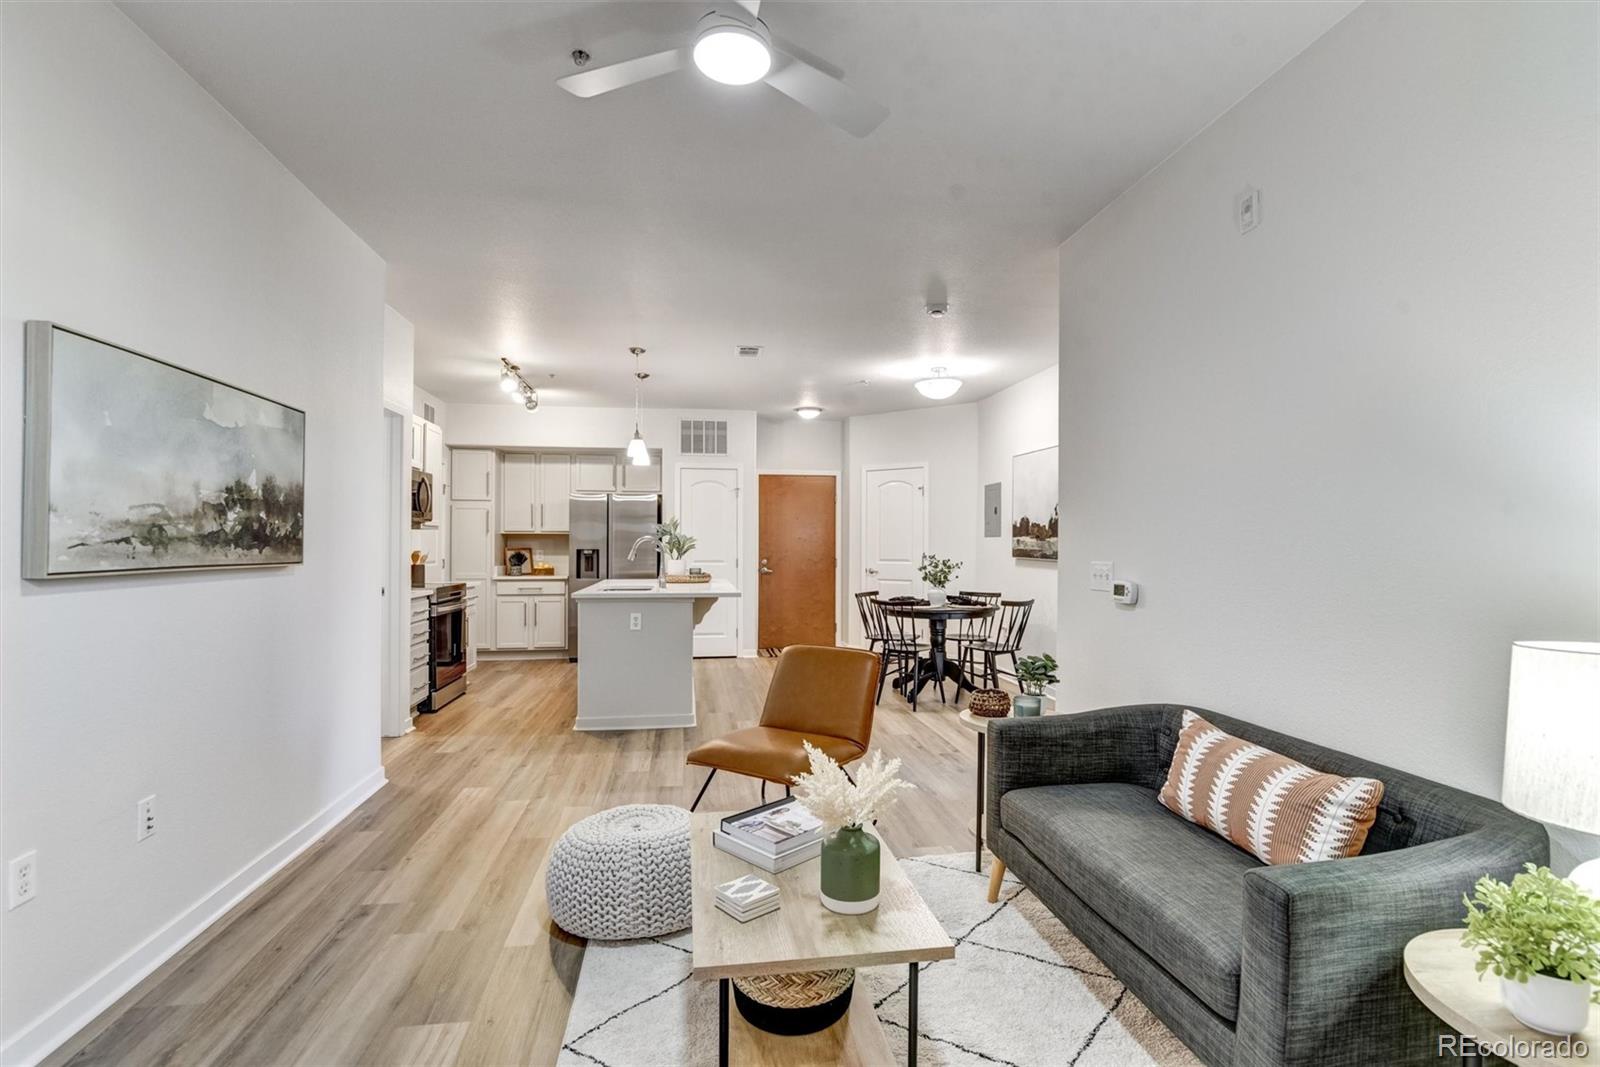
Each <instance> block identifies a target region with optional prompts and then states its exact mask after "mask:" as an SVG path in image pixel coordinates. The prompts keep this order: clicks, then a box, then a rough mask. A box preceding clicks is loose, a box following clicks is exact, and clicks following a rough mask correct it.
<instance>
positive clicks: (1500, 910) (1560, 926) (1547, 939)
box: [1461, 863, 1600, 1034]
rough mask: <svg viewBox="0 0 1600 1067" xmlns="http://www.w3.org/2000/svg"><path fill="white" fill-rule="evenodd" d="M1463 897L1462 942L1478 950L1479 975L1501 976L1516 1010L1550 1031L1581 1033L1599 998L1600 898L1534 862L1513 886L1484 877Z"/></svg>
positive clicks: (1525, 1019) (1509, 1004)
mask: <svg viewBox="0 0 1600 1067" xmlns="http://www.w3.org/2000/svg"><path fill="white" fill-rule="evenodd" d="M1461 899H1462V901H1463V902H1464V903H1465V904H1466V906H1467V916H1466V922H1467V932H1466V933H1465V934H1464V935H1463V936H1462V938H1461V943H1462V944H1464V945H1467V946H1469V947H1472V948H1476V949H1477V950H1478V963H1477V971H1478V974H1479V975H1480V976H1481V975H1483V974H1484V972H1486V971H1493V972H1494V973H1495V975H1496V976H1498V977H1499V979H1500V998H1501V999H1502V1000H1503V1001H1504V1002H1505V1005H1506V1007H1507V1008H1508V1009H1509V1010H1510V1012H1511V1014H1512V1015H1515V1016H1516V1017H1517V1018H1518V1019H1519V1020H1521V1021H1522V1022H1523V1023H1524V1024H1525V1025H1527V1026H1530V1027H1532V1028H1533V1029H1535V1030H1539V1031H1542V1032H1543V1033H1547V1034H1575V1033H1577V1032H1578V1031H1579V1030H1582V1029H1583V1028H1584V1026H1585V1025H1586V1024H1587V1023H1588V1021H1589V1005H1590V1003H1591V1002H1594V1001H1600V993H1597V992H1596V991H1595V982H1596V981H1597V980H1600V900H1596V899H1595V898H1594V897H1591V896H1590V895H1589V894H1587V893H1585V892H1584V891H1583V890H1582V889H1580V888H1579V887H1578V886H1577V885H1575V884H1574V883H1572V882H1570V881H1568V880H1567V879H1565V878H1557V877H1556V876H1555V875H1554V874H1552V873H1551V871H1550V868H1548V867H1536V866H1534V865H1533V864H1531V863H1529V864H1526V865H1525V867H1524V869H1523V872H1522V873H1521V874H1519V875H1517V876H1516V877H1514V878H1512V879H1511V882H1510V884H1509V885H1508V884H1506V883H1505V882H1500V881H1496V880H1495V879H1493V878H1491V877H1489V876H1488V875H1484V876H1483V877H1482V878H1480V879H1478V884H1477V885H1476V886H1475V887H1473V894H1472V896H1470V897H1469V896H1466V895H1463V896H1462V898H1461Z"/></svg>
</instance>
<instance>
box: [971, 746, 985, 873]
mask: <svg viewBox="0 0 1600 1067" xmlns="http://www.w3.org/2000/svg"><path fill="white" fill-rule="evenodd" d="M984 740H985V739H984V735H983V734H981V733H980V734H979V735H978V821H977V822H975V823H973V824H972V836H973V837H974V838H975V839H976V842H977V843H976V845H975V846H974V849H973V856H972V869H973V870H974V871H977V872H978V873H979V874H982V873H983V756H984V753H983V749H984Z"/></svg>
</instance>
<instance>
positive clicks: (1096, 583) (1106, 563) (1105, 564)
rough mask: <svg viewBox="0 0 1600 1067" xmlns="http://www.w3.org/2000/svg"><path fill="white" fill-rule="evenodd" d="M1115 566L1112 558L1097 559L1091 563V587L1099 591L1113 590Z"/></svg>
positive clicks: (1107, 591)
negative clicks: (1112, 582) (1112, 580)
mask: <svg viewBox="0 0 1600 1067" xmlns="http://www.w3.org/2000/svg"><path fill="white" fill-rule="evenodd" d="M1112 571H1113V567H1112V565H1111V561H1110V560H1095V561H1094V562H1092V563H1090V564H1089V588H1090V589H1092V590H1094V591H1095V592H1097V593H1109V592H1111V579H1112V577H1113V574H1112Z"/></svg>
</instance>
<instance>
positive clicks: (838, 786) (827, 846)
mask: <svg viewBox="0 0 1600 1067" xmlns="http://www.w3.org/2000/svg"><path fill="white" fill-rule="evenodd" d="M803 744H804V745H805V746H806V756H807V757H808V758H809V759H810V761H811V769H810V770H809V771H806V772H805V773H803V774H797V775H795V778H794V795H795V797H796V798H797V799H798V800H799V801H800V803H801V804H803V805H805V809H806V810H807V811H809V812H810V813H811V814H813V815H815V816H816V817H817V819H818V820H819V821H821V823H822V831H823V833H824V834H826V835H828V836H826V837H824V838H823V839H822V871H821V885H822V893H821V896H822V906H823V907H825V908H827V909H828V910H829V911H836V912H839V913H840V914H841V915H861V914H864V913H866V912H869V911H871V910H872V909H874V908H876V907H877V906H878V884H879V873H880V867H879V863H880V857H881V850H880V849H879V847H878V839H877V838H876V837H874V836H872V834H871V833H870V832H869V831H868V830H867V827H868V826H869V825H871V824H872V823H874V822H876V821H877V820H878V819H880V818H882V817H883V814H884V812H886V811H888V810H889V808H890V807H891V806H892V805H893V804H894V802H895V801H896V800H898V799H899V796H900V793H901V792H903V791H904V790H907V789H915V788H916V786H914V785H912V784H911V783H910V782H903V781H901V780H900V779H899V778H896V777H895V772H896V771H898V770H899V769H900V761H899V760H898V759H892V760H890V761H889V762H887V763H885V762H884V761H883V753H882V752H881V751H874V752H873V753H872V755H871V757H870V758H869V759H863V760H862V761H861V762H860V763H858V764H857V765H856V780H855V782H854V783H851V781H850V778H849V776H848V775H846V774H845V771H844V768H843V767H841V766H839V764H838V763H837V762H835V760H834V759H833V757H832V756H830V755H828V754H827V753H826V752H824V751H822V750H821V749H820V748H813V747H812V745H811V742H810V741H806V742H803Z"/></svg>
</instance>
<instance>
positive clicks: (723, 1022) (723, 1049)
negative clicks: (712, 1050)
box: [717, 978, 728, 1067]
mask: <svg viewBox="0 0 1600 1067" xmlns="http://www.w3.org/2000/svg"><path fill="white" fill-rule="evenodd" d="M717 1065H718V1067H728V979H726V978H719V979H718V980H717Z"/></svg>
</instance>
